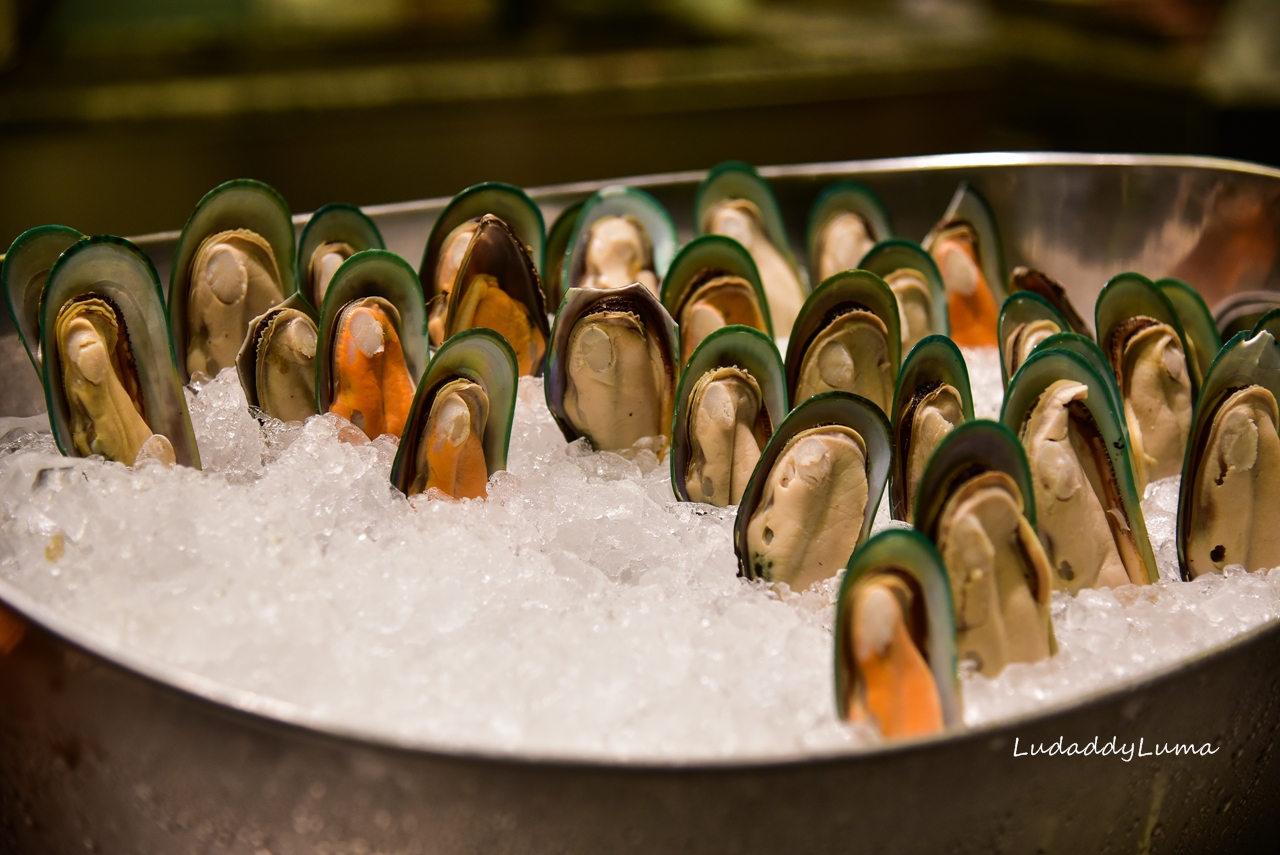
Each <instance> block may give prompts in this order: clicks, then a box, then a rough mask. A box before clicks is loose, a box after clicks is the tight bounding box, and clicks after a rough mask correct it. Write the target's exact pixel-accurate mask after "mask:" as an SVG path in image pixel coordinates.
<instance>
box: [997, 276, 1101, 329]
mask: <svg viewBox="0 0 1280 855" xmlns="http://www.w3.org/2000/svg"><path fill="white" fill-rule="evenodd" d="M1019 291H1029V292H1030V293H1032V294H1035V295H1036V296H1037V297H1040V298H1041V299H1042V300H1044V301H1046V302H1047V303H1048V304H1049V305H1050V306H1053V308H1054V309H1055V310H1056V311H1057V312H1058V314H1059V315H1062V318H1063V320H1065V321H1066V322H1067V325H1068V327H1069V328H1070V332H1074V333H1079V334H1080V335H1092V332H1091V331H1090V330H1089V323H1088V322H1087V321H1086V320H1085V319H1084V318H1082V317H1080V313H1079V312H1077V311H1076V307H1075V306H1074V305H1072V303H1071V298H1070V297H1068V296H1067V289H1066V288H1063V287H1062V283H1060V282H1058V281H1057V280H1056V279H1051V278H1050V277H1049V276H1048V275H1047V274H1045V273H1042V272H1041V271H1039V270H1035V269H1033V268H1030V267H1015V268H1013V272H1012V273H1010V274H1009V293H1010V295H1012V294H1016V293H1018V292H1019ZM1006 301H1007V299H1006ZM1066 329H1067V328H1065V327H1064V330H1066Z"/></svg>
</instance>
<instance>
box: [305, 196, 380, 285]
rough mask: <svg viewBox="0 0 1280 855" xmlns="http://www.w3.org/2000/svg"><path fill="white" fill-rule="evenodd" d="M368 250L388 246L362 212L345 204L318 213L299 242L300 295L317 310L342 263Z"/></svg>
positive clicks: (312, 217)
mask: <svg viewBox="0 0 1280 855" xmlns="http://www.w3.org/2000/svg"><path fill="white" fill-rule="evenodd" d="M366 249H386V244H385V243H383V241H382V232H380V231H378V226H377V225H376V224H375V223H374V222H373V220H371V219H369V218H368V217H367V216H365V214H364V212H363V211H361V210H360V209H359V208H357V207H356V206H355V205H345V204H342V203H334V204H331V205H325V206H324V207H322V208H318V209H316V212H315V213H314V214H312V215H311V219H309V220H307V224H306V225H305V226H303V227H302V235H301V237H299V238H298V276H299V277H300V278H301V281H300V283H299V285H298V290H299V293H301V294H302V296H303V297H304V298H305V299H306V301H307V302H308V303H310V304H311V305H312V306H313V307H315V308H316V309H317V310H318V309H319V307H320V306H323V305H324V292H325V291H326V290H327V289H328V287H329V282H330V281H331V280H332V279H333V274H334V273H336V272H337V271H338V268H339V267H340V266H341V265H342V262H344V261H346V260H347V259H348V258H350V257H351V256H353V255H355V254H356V253H357V252H361V251H362V250H366Z"/></svg>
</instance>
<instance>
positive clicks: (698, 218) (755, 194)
mask: <svg viewBox="0 0 1280 855" xmlns="http://www.w3.org/2000/svg"><path fill="white" fill-rule="evenodd" d="M725 199H746V200H747V201H749V202H751V203H753V204H754V205H755V206H756V207H757V208H759V209H760V215H761V217H763V218H764V230H765V234H766V235H767V236H768V238H769V242H770V243H772V244H773V246H774V248H775V249H777V250H778V252H779V253H780V254H781V255H782V258H783V260H784V261H786V262H787V264H789V265H790V266H791V269H792V270H793V271H795V273H796V281H798V282H799V283H800V287H801V288H806V289H807V288H808V279H807V277H805V276H804V275H803V272H802V271H801V270H800V267H799V265H797V264H796V258H795V255H794V254H793V253H792V252H791V244H790V242H789V241H788V239H787V227H786V223H785V222H783V219H782V209H781V208H780V207H778V198H777V197H776V196H775V195H774V194H773V187H771V186H770V185H769V182H768V181H766V180H765V179H764V178H762V177H761V176H760V173H758V172H756V170H755V168H754V167H752V166H751V165H750V164H746V163H742V162H741V161H726V162H724V163H721V164H718V165H717V166H715V167H714V168H713V169H712V170H711V171H710V172H709V173H707V177H706V178H704V179H703V180H702V183H701V184H699V185H698V190H697V193H696V195H695V196H694V200H693V221H694V228H695V229H697V232H698V234H700V235H701V234H706V217H707V214H708V213H709V212H710V211H711V209H712V208H714V207H715V206H716V204H718V203H719V202H723V201H724V200H725Z"/></svg>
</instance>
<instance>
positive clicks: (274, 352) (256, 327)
mask: <svg viewBox="0 0 1280 855" xmlns="http://www.w3.org/2000/svg"><path fill="white" fill-rule="evenodd" d="M325 284H326V287H327V285H328V283H325ZM317 328H318V325H317V318H316V313H315V309H314V308H312V306H311V305H310V304H309V303H308V302H307V301H306V300H305V299H304V298H303V296H302V294H301V293H298V294H294V295H293V296H292V297H290V298H289V299H288V300H285V301H284V302H283V303H281V304H280V305H279V306H276V307H275V308H272V309H268V310H267V311H266V312H264V313H263V314H261V315H259V316H258V317H256V318H254V319H253V320H252V321H251V322H250V323H249V332H248V334H247V335H246V336H245V338H244V344H243V345H241V347H240V352H239V353H238V354H237V355H236V372H237V373H238V374H239V375H240V386H241V388H243V389H244V395H245V399H246V400H247V401H248V403H249V406H250V407H257V408H258V409H260V410H262V411H263V412H264V413H266V414H267V415H269V416H271V417H272V418H276V419H279V420H280V421H282V422H297V421H305V420H306V419H307V418H308V417H310V416H314V415H316V413H317V412H319V410H317V409H316V340H317Z"/></svg>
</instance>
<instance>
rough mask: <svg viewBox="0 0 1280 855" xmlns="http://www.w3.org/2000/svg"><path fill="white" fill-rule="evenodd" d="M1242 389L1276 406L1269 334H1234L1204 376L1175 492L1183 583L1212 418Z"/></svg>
mask: <svg viewBox="0 0 1280 855" xmlns="http://www.w3.org/2000/svg"><path fill="white" fill-rule="evenodd" d="M1244 386H1261V387H1263V388H1264V389H1266V390H1267V391H1268V392H1270V393H1271V394H1272V395H1273V396H1274V397H1275V399H1276V401H1278V402H1280V340H1277V339H1276V337H1275V336H1274V335H1272V334H1271V332H1270V331H1269V330H1266V329H1262V330H1259V331H1258V332H1257V333H1252V332H1242V333H1237V334H1236V335H1235V336H1234V337H1233V338H1232V339H1231V340H1230V341H1229V342H1227V343H1226V344H1225V345H1223V347H1222V350H1220V351H1218V355H1217V357H1216V358H1214V360H1213V365H1211V366H1210V367H1209V373H1208V374H1207V375H1205V380H1204V386H1203V387H1202V388H1201V390H1200V398H1199V400H1198V401H1197V402H1196V409H1195V414H1194V415H1193V416H1192V419H1191V433H1190V434H1189V436H1188V437H1187V456H1186V458H1185V459H1184V460H1183V463H1182V486H1181V488H1180V490H1179V491H1178V569H1179V571H1180V572H1181V574H1182V578H1183V580H1184V581H1190V580H1191V578H1192V577H1191V569H1190V566H1189V565H1188V563H1187V542H1188V541H1189V539H1190V537H1191V526H1192V524H1193V523H1194V520H1193V519H1192V509H1193V507H1194V500H1195V487H1196V484H1195V481H1196V473H1198V472H1199V471H1200V465H1201V461H1202V460H1203V458H1204V453H1205V445H1206V444H1207V443H1208V441H1209V432H1210V430H1211V429H1212V427H1213V419H1214V416H1215V415H1217V412H1218V410H1219V408H1220V407H1221V406H1222V404H1223V403H1224V402H1225V401H1226V400H1227V398H1229V397H1231V394H1232V393H1233V392H1235V391H1237V390H1239V389H1240V388H1242V387H1244ZM1249 569H1256V568H1249Z"/></svg>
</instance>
